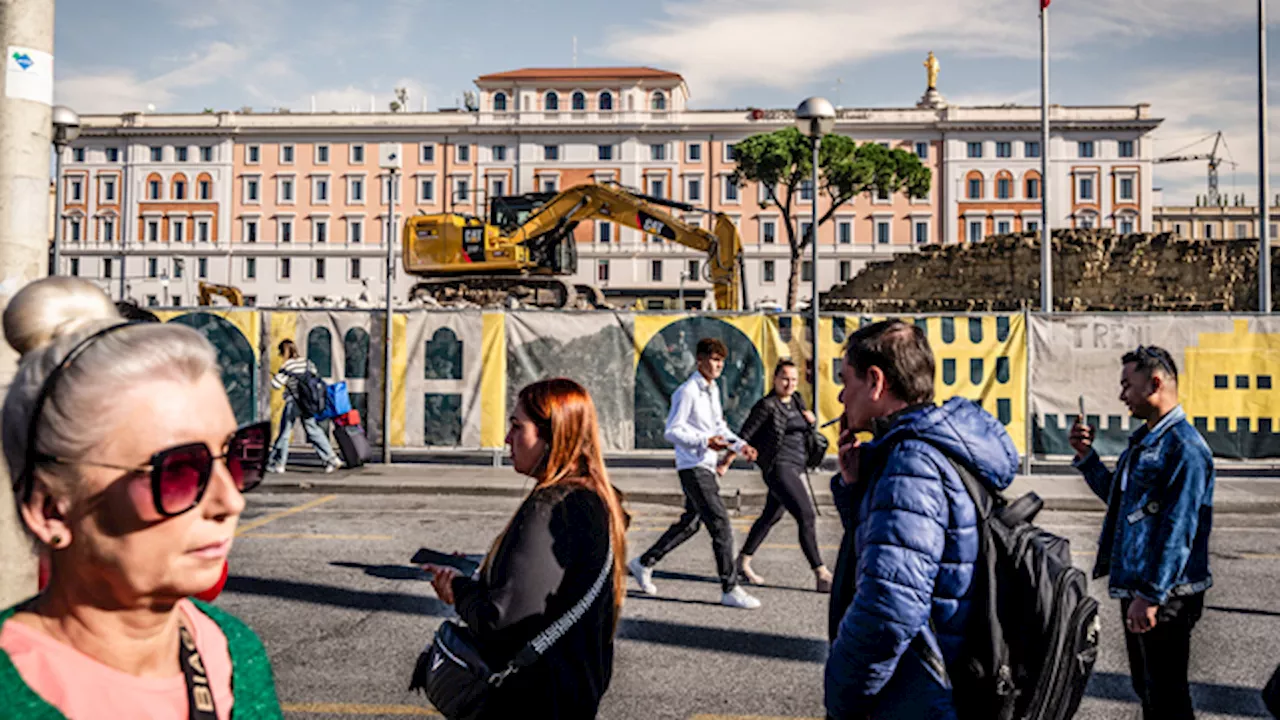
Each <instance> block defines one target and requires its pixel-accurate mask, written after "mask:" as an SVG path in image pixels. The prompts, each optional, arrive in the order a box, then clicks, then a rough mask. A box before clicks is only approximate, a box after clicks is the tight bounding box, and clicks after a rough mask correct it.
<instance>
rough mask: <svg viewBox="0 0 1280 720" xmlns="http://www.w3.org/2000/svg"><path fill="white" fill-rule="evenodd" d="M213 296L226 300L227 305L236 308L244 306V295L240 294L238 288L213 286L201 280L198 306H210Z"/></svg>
mask: <svg viewBox="0 0 1280 720" xmlns="http://www.w3.org/2000/svg"><path fill="white" fill-rule="evenodd" d="M215 295H219V296H221V297H224V298H226V299H227V302H228V303H231V304H232V305H235V306H237V307H238V306H241V305H244V293H242V292H240V288H238V287H232V286H231V285H215V284H213V283H209V282H204V281H203V280H201V281H200V304H201V305H212V304H213V298H214V296H215Z"/></svg>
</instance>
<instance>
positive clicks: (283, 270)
mask: <svg viewBox="0 0 1280 720" xmlns="http://www.w3.org/2000/svg"><path fill="white" fill-rule="evenodd" d="M292 276H293V262H292V261H291V260H290V259H289V258H280V279H281V280H288V279H289V278H290V277H292Z"/></svg>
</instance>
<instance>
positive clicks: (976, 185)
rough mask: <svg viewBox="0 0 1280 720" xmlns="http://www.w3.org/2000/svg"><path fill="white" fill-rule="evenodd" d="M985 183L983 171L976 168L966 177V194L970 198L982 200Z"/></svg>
mask: <svg viewBox="0 0 1280 720" xmlns="http://www.w3.org/2000/svg"><path fill="white" fill-rule="evenodd" d="M984 185H985V183H984V182H983V177H982V173H980V172H978V171H977V170H974V171H973V172H971V173H969V175H968V176H967V177H966V178H965V193H964V196H965V197H966V198H968V199H969V200H981V199H982V196H983V193H984V192H985V188H984V187H983V186H984Z"/></svg>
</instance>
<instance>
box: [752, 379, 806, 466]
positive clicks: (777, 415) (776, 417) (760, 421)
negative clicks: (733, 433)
mask: <svg viewBox="0 0 1280 720" xmlns="http://www.w3.org/2000/svg"><path fill="white" fill-rule="evenodd" d="M791 402H793V403H795V408H796V410H797V411H799V412H801V413H803V412H804V411H805V410H807V409H808V408H806V407H805V404H804V400H803V399H802V398H801V397H800V394H799V393H796V394H794V395H792V396H791ZM811 426H812V424H811ZM786 435H787V412H786V409H785V408H783V407H782V401H781V400H779V399H778V396H777V395H776V394H774V393H769V394H768V395H765V396H764V397H762V398H760V399H759V400H757V401H756V404H755V405H753V406H752V407H751V413H750V414H749V415H747V421H746V422H744V423H743V424H742V432H740V433H738V437H740V438H742V439H743V440H744V441H745V442H746V443H747V444H748V445H750V446H751V447H753V448H755V449H756V451H757V452H758V453H759V456H758V457H757V458H756V465H757V466H759V467H760V469H761V470H763V471H764V472H766V473H767V472H769V471H770V470H772V469H773V463H774V460H776V459H777V457H778V448H780V447H782V441H783V438H785V437H786Z"/></svg>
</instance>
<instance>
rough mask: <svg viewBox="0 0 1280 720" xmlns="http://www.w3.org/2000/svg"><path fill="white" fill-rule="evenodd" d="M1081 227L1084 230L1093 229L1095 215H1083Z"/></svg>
mask: <svg viewBox="0 0 1280 720" xmlns="http://www.w3.org/2000/svg"><path fill="white" fill-rule="evenodd" d="M1080 227H1081V228H1082V229H1084V230H1089V229H1091V228H1092V227H1093V215H1081V216H1080Z"/></svg>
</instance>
